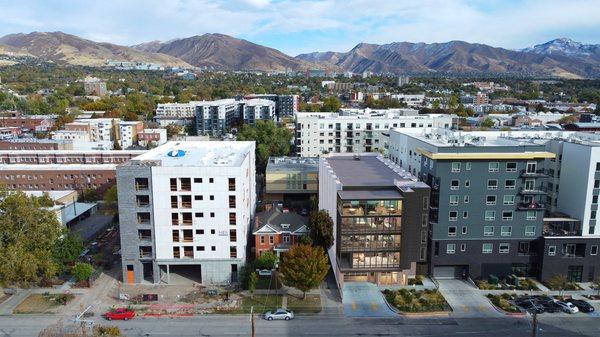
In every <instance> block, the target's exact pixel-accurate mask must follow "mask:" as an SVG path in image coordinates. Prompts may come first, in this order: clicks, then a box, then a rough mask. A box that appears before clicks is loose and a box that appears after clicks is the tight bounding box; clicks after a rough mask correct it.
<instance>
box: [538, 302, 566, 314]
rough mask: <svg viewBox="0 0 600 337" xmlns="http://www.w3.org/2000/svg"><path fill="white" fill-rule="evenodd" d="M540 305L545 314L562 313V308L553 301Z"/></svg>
mask: <svg viewBox="0 0 600 337" xmlns="http://www.w3.org/2000/svg"><path fill="white" fill-rule="evenodd" d="M541 305H542V306H543V307H544V310H545V311H546V312H550V313H554V312H559V311H563V307H561V306H560V305H558V303H556V302H555V300H550V301H546V302H542V303H541Z"/></svg>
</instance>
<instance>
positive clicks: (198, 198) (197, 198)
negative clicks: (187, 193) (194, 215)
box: [194, 195, 204, 200]
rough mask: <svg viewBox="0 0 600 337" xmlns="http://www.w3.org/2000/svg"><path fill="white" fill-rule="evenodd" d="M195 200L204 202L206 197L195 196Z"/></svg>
mask: <svg viewBox="0 0 600 337" xmlns="http://www.w3.org/2000/svg"><path fill="white" fill-rule="evenodd" d="M194 200H204V196H202V195H195V196H194Z"/></svg>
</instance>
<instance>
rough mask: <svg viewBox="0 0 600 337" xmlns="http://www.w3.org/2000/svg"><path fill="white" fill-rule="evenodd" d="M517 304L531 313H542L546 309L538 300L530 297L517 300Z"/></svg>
mask: <svg viewBox="0 0 600 337" xmlns="http://www.w3.org/2000/svg"><path fill="white" fill-rule="evenodd" d="M515 304H516V305H518V306H519V307H521V308H523V309H525V310H527V311H529V312H531V313H534V312H535V313H537V314H541V313H543V312H544V311H545V310H544V307H543V306H542V305H540V304H537V301H536V300H534V299H530V298H526V299H519V300H516V301H515Z"/></svg>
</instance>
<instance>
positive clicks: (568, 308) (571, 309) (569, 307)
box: [554, 300, 579, 314]
mask: <svg viewBox="0 0 600 337" xmlns="http://www.w3.org/2000/svg"><path fill="white" fill-rule="evenodd" d="M554 303H556V304H557V305H558V306H559V307H560V308H561V309H562V311H564V312H566V313H568V314H576V313H578V312H579V309H578V308H577V307H576V306H575V305H573V303H571V302H562V301H559V300H554Z"/></svg>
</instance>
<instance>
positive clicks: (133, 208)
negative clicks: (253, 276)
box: [117, 142, 256, 284]
mask: <svg viewBox="0 0 600 337" xmlns="http://www.w3.org/2000/svg"><path fill="white" fill-rule="evenodd" d="M254 150H255V143H254V142H168V143H166V144H164V145H162V146H159V147H157V148H154V149H152V150H150V151H148V152H146V153H145V154H142V155H140V156H138V157H136V158H134V159H132V160H131V161H130V162H129V163H127V164H125V165H121V166H118V168H117V186H118V195H119V219H120V222H121V247H122V258H123V279H124V281H125V282H127V283H141V282H144V280H145V281H148V282H153V283H177V282H179V281H180V280H181V279H182V278H188V281H189V279H191V281H193V282H198V283H203V284H215V283H218V284H227V283H230V282H236V281H237V275H238V271H239V270H240V268H241V267H242V266H243V265H244V263H245V261H246V245H247V237H248V231H249V229H250V224H251V221H252V219H253V217H254V211H255V205H256V190H255V176H256V172H255V157H254ZM173 274H176V275H177V276H174V275H173Z"/></svg>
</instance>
